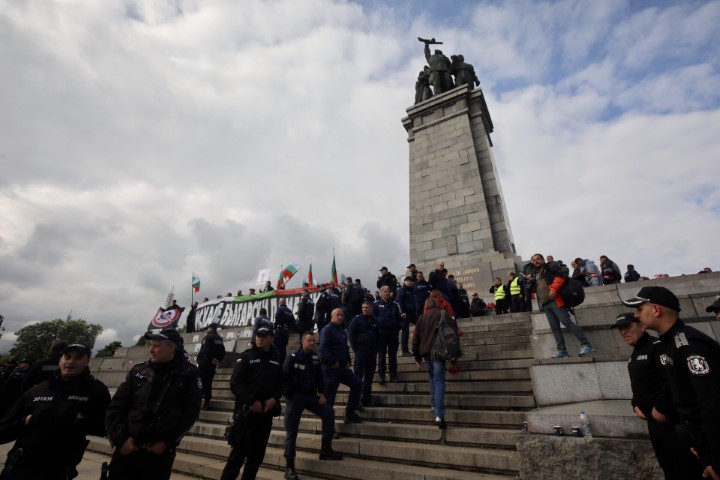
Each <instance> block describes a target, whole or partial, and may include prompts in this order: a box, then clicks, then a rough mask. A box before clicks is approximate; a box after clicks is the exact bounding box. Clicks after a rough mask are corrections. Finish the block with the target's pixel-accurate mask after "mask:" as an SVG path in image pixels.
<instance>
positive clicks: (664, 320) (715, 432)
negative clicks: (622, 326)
mask: <svg viewBox="0 0 720 480" xmlns="http://www.w3.org/2000/svg"><path fill="white" fill-rule="evenodd" d="M622 303H623V304H624V305H626V306H628V307H631V308H635V309H637V310H636V312H635V317H636V318H638V319H639V320H640V324H641V325H642V326H644V327H645V328H647V329H650V330H654V331H656V332H657V333H658V334H659V336H660V341H661V342H662V344H663V345H664V346H665V349H666V355H667V360H666V362H665V368H666V371H667V374H668V382H669V385H670V390H671V391H672V397H673V404H674V406H675V410H676V411H677V414H678V415H679V424H678V425H677V427H676V432H677V437H678V440H679V441H680V442H682V443H683V444H684V445H686V446H687V448H693V449H695V450H696V451H697V454H698V457H699V458H700V461H701V462H702V467H703V468H704V472H703V475H704V476H706V477H708V478H713V479H718V478H720V477H718V472H720V345H718V343H717V341H715V340H714V339H712V338H710V337H709V336H707V335H705V334H704V333H702V332H700V331H699V330H697V329H695V328H693V327H690V326H687V325H685V323H684V322H683V321H682V320H680V318H679V316H680V302H679V301H678V298H677V297H676V296H675V294H673V293H672V292H671V291H670V290H668V289H667V288H665V287H661V286H652V287H644V288H642V289H641V290H640V292H638V294H637V296H635V297H633V298H630V299H628V300H625V301H623V302H622ZM652 416H653V418H655V420H657V421H658V422H667V421H668V418H667V415H665V414H663V412H662V411H659V410H658V409H657V408H656V409H653V411H652Z"/></svg>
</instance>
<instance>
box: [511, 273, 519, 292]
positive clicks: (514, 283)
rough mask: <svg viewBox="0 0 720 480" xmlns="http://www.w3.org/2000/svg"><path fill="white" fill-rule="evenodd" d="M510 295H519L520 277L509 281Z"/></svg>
mask: <svg viewBox="0 0 720 480" xmlns="http://www.w3.org/2000/svg"><path fill="white" fill-rule="evenodd" d="M510 295H520V279H519V278H518V277H515V279H514V280H513V281H512V282H510Z"/></svg>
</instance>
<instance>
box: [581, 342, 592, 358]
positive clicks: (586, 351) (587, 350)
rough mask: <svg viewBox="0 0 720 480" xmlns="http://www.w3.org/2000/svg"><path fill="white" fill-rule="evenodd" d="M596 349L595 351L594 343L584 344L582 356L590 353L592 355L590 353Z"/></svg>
mask: <svg viewBox="0 0 720 480" xmlns="http://www.w3.org/2000/svg"><path fill="white" fill-rule="evenodd" d="M594 351H595V349H594V348H593V346H592V345H583V346H582V348H581V349H580V356H581V357H587V356H588V355H590V354H591V353H593V352H594Z"/></svg>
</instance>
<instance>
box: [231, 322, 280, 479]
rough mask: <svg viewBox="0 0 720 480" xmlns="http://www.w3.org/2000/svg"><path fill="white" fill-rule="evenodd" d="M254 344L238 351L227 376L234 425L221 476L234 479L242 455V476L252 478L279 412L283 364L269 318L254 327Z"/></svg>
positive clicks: (263, 456)
mask: <svg viewBox="0 0 720 480" xmlns="http://www.w3.org/2000/svg"><path fill="white" fill-rule="evenodd" d="M254 334H255V344H254V345H253V346H252V348H249V349H247V350H245V351H244V352H242V353H241V354H240V358H238V360H237V362H236V363H235V368H234V369H233V373H232V376H231V377H230V390H231V391H232V393H233V395H235V412H234V413H233V425H232V428H231V429H230V432H229V435H228V443H229V444H230V446H231V447H232V450H231V452H230V456H229V457H228V459H227V464H226V465H225V469H224V470H223V473H222V476H221V477H220V480H235V479H236V478H237V476H238V474H239V473H240V468H241V467H242V465H243V463H245V459H247V463H246V464H245V470H244V471H243V474H242V480H253V479H254V478H255V476H256V475H257V471H258V469H259V468H260V465H261V464H262V462H263V459H264V458H265V449H266V448H267V443H268V438H269V437H270V430H271V429H272V419H273V417H276V416H278V415H280V395H281V394H282V375H283V374H282V366H281V365H280V363H279V362H278V354H277V351H276V350H275V349H274V348H272V341H273V327H272V324H271V323H270V322H268V321H262V322H259V323H258V325H257V326H256V328H255V332H254Z"/></svg>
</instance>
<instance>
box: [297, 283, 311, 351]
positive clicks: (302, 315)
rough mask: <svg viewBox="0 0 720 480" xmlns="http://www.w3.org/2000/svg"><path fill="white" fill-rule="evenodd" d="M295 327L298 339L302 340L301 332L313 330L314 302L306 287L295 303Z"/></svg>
mask: <svg viewBox="0 0 720 480" xmlns="http://www.w3.org/2000/svg"><path fill="white" fill-rule="evenodd" d="M296 313H297V328H298V335H299V336H300V341H301V342H302V336H303V333H305V332H307V331H308V330H309V331H311V332H312V330H313V317H314V316H315V302H313V299H312V298H311V297H310V292H309V291H308V289H307V288H303V289H302V295H301V297H300V301H299V302H298V305H297V311H296Z"/></svg>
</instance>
